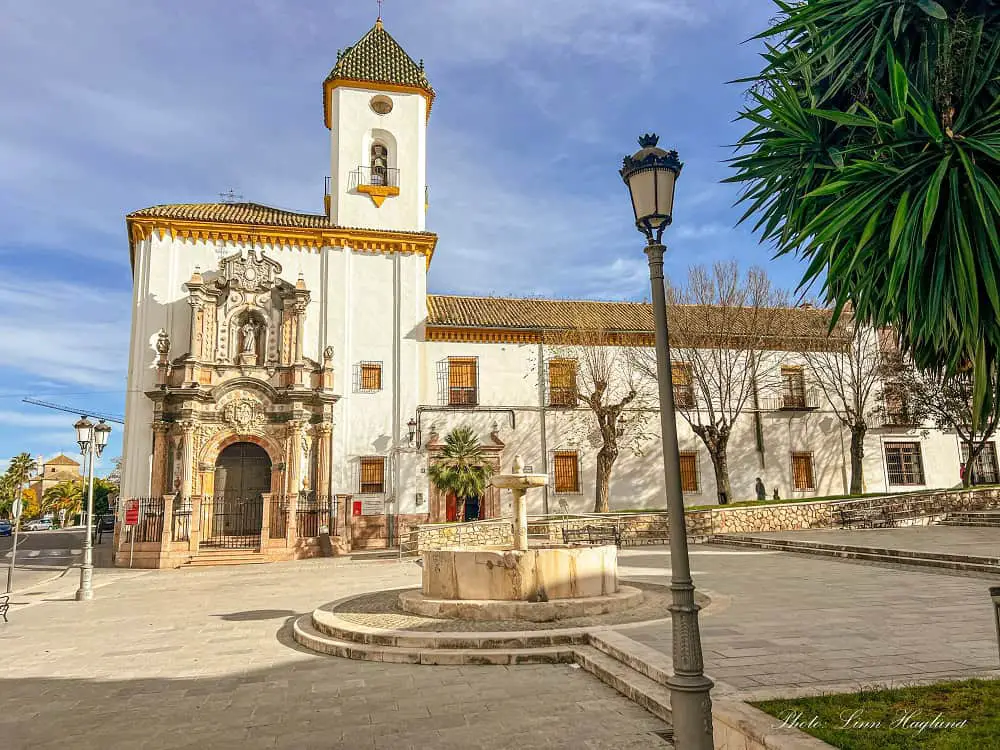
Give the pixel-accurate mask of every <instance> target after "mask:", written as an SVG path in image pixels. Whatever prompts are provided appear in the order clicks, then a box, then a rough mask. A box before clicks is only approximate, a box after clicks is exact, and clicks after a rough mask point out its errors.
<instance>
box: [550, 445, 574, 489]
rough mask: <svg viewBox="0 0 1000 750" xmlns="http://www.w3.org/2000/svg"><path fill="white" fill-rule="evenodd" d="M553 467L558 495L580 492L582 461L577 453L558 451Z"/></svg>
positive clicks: (554, 457)
mask: <svg viewBox="0 0 1000 750" xmlns="http://www.w3.org/2000/svg"><path fill="white" fill-rule="evenodd" d="M552 465H553V467H554V470H555V480H556V481H555V485H556V490H555V491H556V492H558V493H572V492H579V491H580V459H579V455H578V454H577V452H576V451H556V453H555V455H554V456H553V462H552Z"/></svg>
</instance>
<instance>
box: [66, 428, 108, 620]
mask: <svg viewBox="0 0 1000 750" xmlns="http://www.w3.org/2000/svg"><path fill="white" fill-rule="evenodd" d="M73 427H74V429H75V430H76V441H77V442H78V443H79V444H80V453H82V454H83V455H84V456H85V457H86V460H87V514H86V519H87V523H86V527H85V529H84V538H83V565H81V566H80V588H78V589H77V590H76V600H77V601H78V602H83V601H89V600H90V599H93V598H94V587H93V582H94V538H93V536H92V534H91V528H92V527H93V524H94V462H95V461H96V460H97V459H98V458H100V455H101V453H103V452H104V446H106V445H107V444H108V436H109V435H110V434H111V427H110V426H109V425H107V424H105V423H104V420H103V419H102V420H101V421H100V422H99V423H98V424H97V426H96V427H95V426H94V424H93V423H92V422H91V421H90V420H89V419H87V418H86V417H80V421H79V422H77V423H76V424H75V425H73Z"/></svg>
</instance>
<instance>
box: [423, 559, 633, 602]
mask: <svg viewBox="0 0 1000 750" xmlns="http://www.w3.org/2000/svg"><path fill="white" fill-rule="evenodd" d="M423 557H424V565H423V587H422V593H423V595H424V596H425V597H430V598H433V599H453V600H491V601H522V602H545V601H552V600H556V599H580V598H586V597H591V596H607V595H609V594H615V593H617V592H618V549H617V548H616V547H615V546H614V545H607V546H594V547H591V546H587V547H539V548H532V549H527V550H505V551H502V550H487V549H441V550H428V551H427V552H424V555H423Z"/></svg>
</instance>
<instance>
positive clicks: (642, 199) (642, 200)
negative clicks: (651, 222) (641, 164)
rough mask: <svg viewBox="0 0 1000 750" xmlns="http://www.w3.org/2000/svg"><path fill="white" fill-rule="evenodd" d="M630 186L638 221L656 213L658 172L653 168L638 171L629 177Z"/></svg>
mask: <svg viewBox="0 0 1000 750" xmlns="http://www.w3.org/2000/svg"><path fill="white" fill-rule="evenodd" d="M628 186H629V190H630V191H631V192H632V208H633V209H634V210H635V220H636V222H640V221H642V220H644V219H646V218H647V217H649V216H650V215H652V214H655V213H656V173H655V172H654V171H653V170H651V169H644V170H642V171H641V172H636V173H635V174H634V175H632V176H631V177H630V178H629V181H628Z"/></svg>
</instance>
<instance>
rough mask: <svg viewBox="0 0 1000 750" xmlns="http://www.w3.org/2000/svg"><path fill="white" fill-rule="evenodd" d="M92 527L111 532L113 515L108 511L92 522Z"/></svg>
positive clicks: (103, 531)
mask: <svg viewBox="0 0 1000 750" xmlns="http://www.w3.org/2000/svg"><path fill="white" fill-rule="evenodd" d="M94 528H95V529H97V530H98V531H100V532H102V533H108V532H113V531H114V530H115V517H114V516H113V515H111V514H110V513H108V514H105V515H103V516H101V517H100V518H98V519H97V523H96V524H94Z"/></svg>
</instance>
